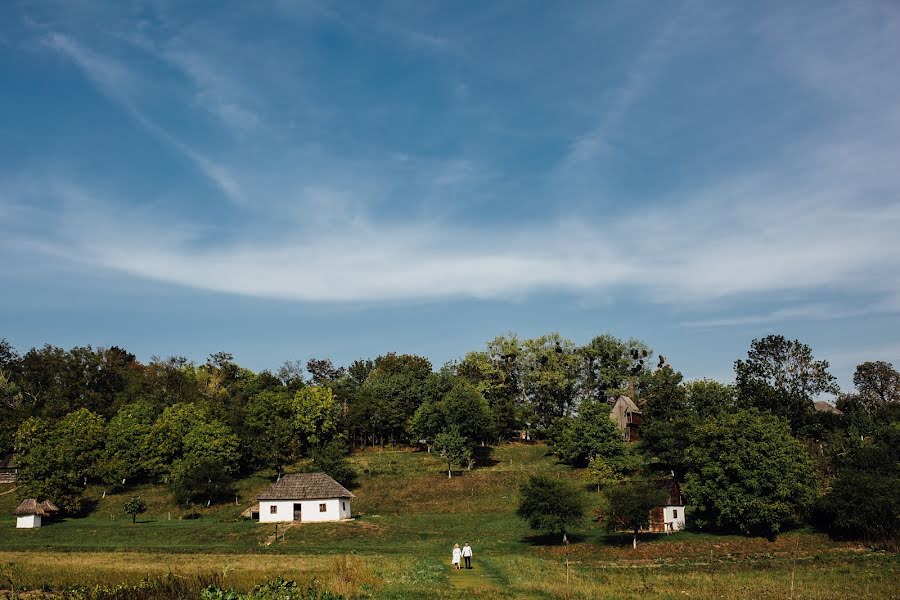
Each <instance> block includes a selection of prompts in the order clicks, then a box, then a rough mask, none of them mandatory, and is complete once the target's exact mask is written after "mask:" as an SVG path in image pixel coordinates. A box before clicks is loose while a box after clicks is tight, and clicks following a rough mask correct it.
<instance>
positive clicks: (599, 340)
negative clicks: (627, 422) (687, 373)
mask: <svg viewBox="0 0 900 600" xmlns="http://www.w3.org/2000/svg"><path fill="white" fill-rule="evenodd" d="M576 353H577V354H578V357H579V358H580V361H581V366H580V369H581V375H580V380H581V388H582V390H581V391H582V395H583V396H585V397H589V398H594V399H597V400H604V399H606V398H613V397H616V396H619V395H622V394H624V395H626V396H628V397H635V396H640V395H641V390H642V389H643V387H644V383H645V381H646V379H647V377H649V375H650V369H649V367H650V365H649V364H648V361H649V360H650V357H651V356H652V355H653V350H652V349H651V348H650V347H649V346H647V345H646V344H645V343H644V342H642V341H640V340H635V339H630V340H628V341H623V340H620V339H619V338H617V337H615V336H612V335H610V334H603V335H599V336H597V337H595V338H594V339H592V340H591V341H590V342H589V343H588V344H586V345H584V346H581V347H580V348H578V349H577V351H576ZM632 388H633V389H632Z"/></svg>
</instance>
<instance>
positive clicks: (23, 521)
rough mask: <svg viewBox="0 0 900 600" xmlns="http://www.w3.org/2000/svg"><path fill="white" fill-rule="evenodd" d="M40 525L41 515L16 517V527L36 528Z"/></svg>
mask: <svg viewBox="0 0 900 600" xmlns="http://www.w3.org/2000/svg"><path fill="white" fill-rule="evenodd" d="M40 526H41V516H40V515H26V516H24V517H16V529H34V528H36V527H40Z"/></svg>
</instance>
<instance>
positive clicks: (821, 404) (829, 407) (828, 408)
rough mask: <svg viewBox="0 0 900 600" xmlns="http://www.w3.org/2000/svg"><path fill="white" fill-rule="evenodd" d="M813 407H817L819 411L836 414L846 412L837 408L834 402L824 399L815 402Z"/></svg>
mask: <svg viewBox="0 0 900 600" xmlns="http://www.w3.org/2000/svg"><path fill="white" fill-rule="evenodd" d="M813 408H815V409H816V411H817V412H824V413H833V414H836V415H842V414H844V411H842V410H839V409H837V408H835V406H834V405H833V404H829V403H828V402H825V401H824V400H817V401H815V402H813Z"/></svg>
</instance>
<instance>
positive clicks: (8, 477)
mask: <svg viewBox="0 0 900 600" xmlns="http://www.w3.org/2000/svg"><path fill="white" fill-rule="evenodd" d="M18 476H19V464H18V463H17V462H16V459H14V458H13V457H12V456H7V457H6V458H0V484H3V483H15V482H16V478H17V477H18Z"/></svg>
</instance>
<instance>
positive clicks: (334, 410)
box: [294, 385, 339, 449]
mask: <svg viewBox="0 0 900 600" xmlns="http://www.w3.org/2000/svg"><path fill="white" fill-rule="evenodd" d="M338 410H339V407H338V405H337V402H336V400H335V397H334V392H333V391H332V390H331V388H330V387H324V386H319V385H311V386H307V387H304V388H302V389H299V390H297V392H296V393H295V394H294V419H295V422H296V430H297V434H298V435H299V438H300V442H301V445H302V447H303V448H304V449H309V448H315V447H317V446H320V445H322V444H326V443H328V441H330V440H331V439H332V438H333V437H334V436H335V435H336V434H337V430H338V417H339V414H338Z"/></svg>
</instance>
